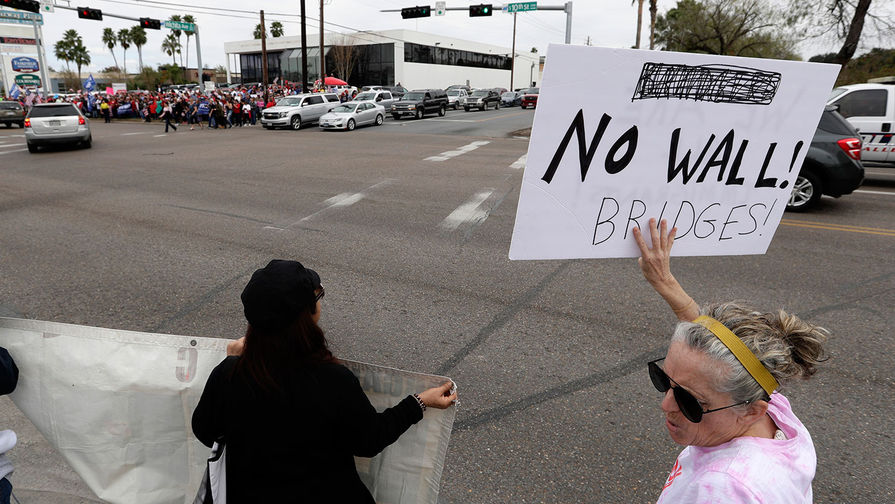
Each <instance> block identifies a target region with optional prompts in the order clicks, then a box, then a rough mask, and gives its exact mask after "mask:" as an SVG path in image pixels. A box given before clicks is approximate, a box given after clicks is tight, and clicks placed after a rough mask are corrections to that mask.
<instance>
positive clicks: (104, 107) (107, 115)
mask: <svg viewBox="0 0 895 504" xmlns="http://www.w3.org/2000/svg"><path fill="white" fill-rule="evenodd" d="M99 109H100V110H101V111H102V113H103V119H105V122H106V124H108V123H110V122H112V117H111V113H112V112H111V111H110V110H109V109H110V107H109V101H108V100H106V99H105V98H103V102H102V103H101V104H100V106H99Z"/></svg>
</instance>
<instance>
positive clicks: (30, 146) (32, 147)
mask: <svg viewBox="0 0 895 504" xmlns="http://www.w3.org/2000/svg"><path fill="white" fill-rule="evenodd" d="M28 152H30V153H32V154H33V153H35V152H37V146H36V145H34V144H32V143H30V144H28Z"/></svg>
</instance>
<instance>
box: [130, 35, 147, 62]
mask: <svg viewBox="0 0 895 504" xmlns="http://www.w3.org/2000/svg"><path fill="white" fill-rule="evenodd" d="M131 42H133V44H134V46H136V48H137V57H138V58H139V61H140V71H141V72H142V71H143V46H144V45H146V30H144V29H143V27H142V26H140V25H136V26H134V27H132V28H131Z"/></svg>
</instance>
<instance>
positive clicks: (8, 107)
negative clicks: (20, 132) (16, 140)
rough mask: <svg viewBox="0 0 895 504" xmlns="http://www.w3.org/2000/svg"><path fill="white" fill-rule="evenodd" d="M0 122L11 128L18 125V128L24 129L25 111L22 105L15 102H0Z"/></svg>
mask: <svg viewBox="0 0 895 504" xmlns="http://www.w3.org/2000/svg"><path fill="white" fill-rule="evenodd" d="M0 122H2V123H3V124H5V125H6V127H7V128H11V127H12V125H13V124H18V125H19V127H20V128H24V127H25V109H23V108H22V104H21V103H19V102H17V101H12V100H10V101H0Z"/></svg>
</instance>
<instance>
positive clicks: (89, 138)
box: [81, 136, 93, 149]
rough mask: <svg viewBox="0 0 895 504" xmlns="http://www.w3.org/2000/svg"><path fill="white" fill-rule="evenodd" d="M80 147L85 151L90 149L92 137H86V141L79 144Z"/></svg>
mask: <svg viewBox="0 0 895 504" xmlns="http://www.w3.org/2000/svg"><path fill="white" fill-rule="evenodd" d="M81 146H83V147H84V148H85V149H89V148H90V147H93V137H92V136H89V137H87V140H84V141H83V142H81Z"/></svg>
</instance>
